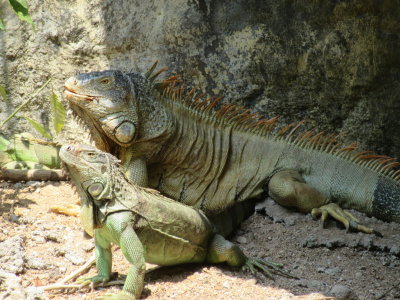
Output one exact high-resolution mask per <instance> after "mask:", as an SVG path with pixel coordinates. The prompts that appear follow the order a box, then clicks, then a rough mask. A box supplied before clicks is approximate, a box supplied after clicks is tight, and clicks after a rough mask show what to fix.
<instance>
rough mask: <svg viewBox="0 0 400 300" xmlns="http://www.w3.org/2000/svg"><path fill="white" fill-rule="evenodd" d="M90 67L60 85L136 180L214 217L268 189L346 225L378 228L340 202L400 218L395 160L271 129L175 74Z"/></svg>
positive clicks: (329, 139) (98, 140)
mask: <svg viewBox="0 0 400 300" xmlns="http://www.w3.org/2000/svg"><path fill="white" fill-rule="evenodd" d="M154 68H155V65H154V66H153V67H152V68H151V69H150V70H149V71H148V72H147V73H146V74H141V73H128V74H126V73H122V72H121V71H103V72H91V73H84V74H79V75H76V76H73V77H71V78H69V79H68V80H67V81H66V83H65V93H66V99H67V100H68V102H69V105H70V108H71V109H72V110H73V112H74V113H75V115H76V116H77V117H78V118H79V119H80V120H82V121H83V122H84V123H85V125H86V126H87V127H88V129H89V130H90V132H91V135H92V138H93V139H94V141H95V144H96V146H97V147H98V148H99V149H102V150H103V151H107V152H110V153H112V154H114V155H116V156H117V157H118V158H119V159H121V161H122V165H123V166H124V168H125V170H126V174H127V176H128V178H129V179H130V180H132V182H135V183H137V184H139V185H141V186H149V187H151V188H155V189H157V190H159V191H160V192H161V193H163V194H164V195H166V196H168V197H171V198H173V199H175V200H177V201H180V202H182V203H185V204H187V205H190V206H193V207H196V208H200V209H202V210H203V211H204V212H205V213H206V215H208V216H212V215H215V214H217V213H219V212H221V211H224V210H225V209H226V208H229V207H232V206H234V205H235V204H236V203H239V202H243V201H245V200H248V199H251V198H257V197H260V196H261V195H262V194H264V193H268V194H269V195H270V196H271V198H272V199H274V200H275V201H276V202H278V203H280V204H281V205H284V206H291V207H296V208H298V209H299V210H300V211H302V212H311V213H312V214H313V215H315V216H321V219H322V220H323V221H325V219H326V218H327V217H328V215H330V216H332V217H333V218H335V219H337V220H339V221H340V222H342V223H343V224H344V225H345V227H346V228H347V229H355V230H359V231H363V232H367V233H373V232H374V231H373V230H372V229H370V228H367V227H365V226H363V225H361V224H359V223H358V221H357V220H356V219H355V218H354V217H353V216H352V215H350V214H349V213H348V212H346V211H343V210H342V208H352V209H356V210H358V211H361V212H365V213H366V214H368V215H373V216H375V217H378V218H380V219H383V220H386V221H395V222H400V183H399V180H400V170H397V169H396V168H395V167H397V166H398V165H399V163H398V162H396V161H395V160H394V159H392V158H390V157H387V156H382V155H374V154H371V153H370V152H364V151H358V150H357V147H356V146H355V145H350V146H342V145H341V144H340V143H338V142H336V139H337V137H335V136H333V135H327V136H324V135H322V134H321V133H318V134H314V133H313V132H311V131H307V132H302V133H297V132H298V131H299V130H298V127H299V125H300V124H301V123H300V124H297V125H296V124H290V125H289V126H286V127H284V128H282V129H281V130H274V128H275V123H276V118H273V119H270V120H263V119H261V118H260V116H259V115H258V114H252V113H250V110H247V109H244V108H239V107H237V106H234V105H230V104H228V105H224V106H222V108H220V109H219V110H215V109H214V107H215V106H216V105H217V102H218V100H219V98H216V99H211V98H208V99H204V96H203V94H198V93H197V92H195V90H193V89H192V90H191V91H190V92H188V93H184V90H185V89H184V88H183V87H182V85H181V84H180V81H179V77H177V76H172V77H170V78H168V79H166V80H164V81H162V82H155V78H156V77H157V76H158V74H159V73H160V72H161V71H163V70H161V71H159V72H157V73H155V74H153V71H154Z"/></svg>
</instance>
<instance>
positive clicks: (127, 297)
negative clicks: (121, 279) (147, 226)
mask: <svg viewBox="0 0 400 300" xmlns="http://www.w3.org/2000/svg"><path fill="white" fill-rule="evenodd" d="M130 215H131V214H130V213H117V214H111V215H109V216H108V217H107V221H106V226H107V227H108V228H109V229H110V231H111V234H112V236H113V239H117V240H119V246H120V248H121V251H122V253H123V254H124V256H125V258H126V259H127V260H128V261H129V263H130V264H131V267H130V269H129V272H128V275H127V277H126V280H125V284H124V287H123V290H122V292H120V293H118V294H106V295H104V296H100V297H97V298H96V299H98V300H100V299H101V300H134V299H139V297H140V294H141V293H142V290H143V286H144V275H145V271H146V265H145V259H144V249H143V245H142V243H141V242H140V240H139V238H138V236H137V235H136V233H135V231H134V230H133V228H132V226H131V222H130ZM110 271H111V269H110ZM99 272H101V270H100V269H99Z"/></svg>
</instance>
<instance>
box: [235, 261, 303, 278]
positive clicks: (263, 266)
mask: <svg viewBox="0 0 400 300" xmlns="http://www.w3.org/2000/svg"><path fill="white" fill-rule="evenodd" d="M256 268H258V269H260V270H261V271H262V272H263V273H264V274H265V275H266V276H267V277H269V278H271V279H274V277H273V276H272V272H274V273H277V274H280V275H284V276H287V277H290V278H296V279H298V278H297V277H296V276H293V275H291V274H290V273H288V272H285V271H283V270H282V268H283V265H282V264H278V263H274V262H271V261H267V260H264V259H261V258H255V257H248V258H247V259H246V262H245V263H244V265H243V266H242V270H244V271H250V272H251V274H253V275H256V272H257V271H256ZM268 268H271V269H272V272H271V271H270V270H269V269H268Z"/></svg>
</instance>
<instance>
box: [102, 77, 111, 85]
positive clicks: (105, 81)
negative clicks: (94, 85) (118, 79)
mask: <svg viewBox="0 0 400 300" xmlns="http://www.w3.org/2000/svg"><path fill="white" fill-rule="evenodd" d="M110 82H111V79H110V78H103V79H101V80H100V83H101V84H109V83H110Z"/></svg>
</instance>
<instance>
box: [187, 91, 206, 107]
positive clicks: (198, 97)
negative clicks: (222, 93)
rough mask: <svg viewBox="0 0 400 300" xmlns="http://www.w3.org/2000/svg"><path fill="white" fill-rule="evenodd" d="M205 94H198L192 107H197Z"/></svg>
mask: <svg viewBox="0 0 400 300" xmlns="http://www.w3.org/2000/svg"><path fill="white" fill-rule="evenodd" d="M204 95H205V94H198V95H197V96H196V97H194V99H193V101H192V103H191V104H190V105H191V106H192V107H194V106H195V105H196V103H197V102H198V101H199V100H200V99H201V98H203V97H204Z"/></svg>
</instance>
